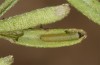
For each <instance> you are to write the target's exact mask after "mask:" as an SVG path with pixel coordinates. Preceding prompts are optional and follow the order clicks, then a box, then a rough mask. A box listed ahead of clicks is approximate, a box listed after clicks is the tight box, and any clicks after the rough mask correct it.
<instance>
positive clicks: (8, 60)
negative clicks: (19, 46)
mask: <svg viewBox="0 0 100 65" xmlns="http://www.w3.org/2000/svg"><path fill="white" fill-rule="evenodd" d="M13 61H14V59H13V56H12V55H9V56H6V57H4V58H0V65H11V64H12V63H13Z"/></svg>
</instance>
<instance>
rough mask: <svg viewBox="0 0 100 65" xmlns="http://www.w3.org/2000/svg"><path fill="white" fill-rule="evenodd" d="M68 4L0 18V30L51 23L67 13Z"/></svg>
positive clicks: (12, 29) (19, 28)
mask: <svg viewBox="0 0 100 65" xmlns="http://www.w3.org/2000/svg"><path fill="white" fill-rule="evenodd" d="M69 10H70V8H69V6H68V4H63V5H59V6H53V7H45V8H41V9H37V10H34V11H31V12H28V13H24V14H21V15H16V16H13V17H10V18H7V19H4V20H0V32H7V31H14V30H21V29H27V28H30V27H34V26H37V25H40V24H47V23H53V22H56V21H59V20H61V19H63V18H64V17H65V16H67V14H68V13H69Z"/></svg>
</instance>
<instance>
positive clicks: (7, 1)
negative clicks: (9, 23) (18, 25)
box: [0, 0, 18, 17]
mask: <svg viewBox="0 0 100 65" xmlns="http://www.w3.org/2000/svg"><path fill="white" fill-rule="evenodd" d="M17 2H18V0H4V2H3V3H2V4H1V5H0V17H1V16H2V15H3V14H5V13H6V12H7V11H8V10H9V9H10V8H11V7H12V6H14V5H15V4H16V3H17Z"/></svg>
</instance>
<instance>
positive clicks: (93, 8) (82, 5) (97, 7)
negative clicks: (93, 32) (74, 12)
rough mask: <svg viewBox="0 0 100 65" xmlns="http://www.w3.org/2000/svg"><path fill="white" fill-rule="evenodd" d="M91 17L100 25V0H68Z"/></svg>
mask: <svg viewBox="0 0 100 65" xmlns="http://www.w3.org/2000/svg"><path fill="white" fill-rule="evenodd" d="M67 1H68V2H69V3H71V4H72V5H73V6H74V7H75V8H76V9H78V10H79V11H80V12H82V13H83V14H84V15H86V16H87V17H88V18H89V19H91V20H92V21H94V22H95V23H97V24H99V25H100V3H99V0H67Z"/></svg>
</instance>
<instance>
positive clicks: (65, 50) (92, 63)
mask: <svg viewBox="0 0 100 65" xmlns="http://www.w3.org/2000/svg"><path fill="white" fill-rule="evenodd" d="M3 1H4V0H0V4H1V3H2V2H3ZM62 3H66V0H20V1H19V2H18V3H17V4H16V5H15V6H14V7H13V8H11V9H10V10H9V11H8V12H7V13H6V14H5V15H4V16H2V17H1V18H0V19H2V18H7V17H10V16H14V15H17V14H22V13H24V12H28V11H31V10H34V9H38V8H43V7H46V6H53V5H59V4H62ZM70 7H71V12H70V14H69V16H68V17H65V18H64V19H63V20H61V21H58V22H56V23H53V24H48V25H44V26H43V28H78V29H84V30H85V31H86V32H87V35H88V37H87V39H85V40H84V41H82V43H80V44H77V45H73V46H69V47H61V48H30V47H24V46H19V45H16V44H11V43H10V42H9V41H7V40H3V39H0V57H3V56H7V55H14V58H15V62H14V64H13V65H100V63H99V62H100V26H99V25H97V24H95V23H93V22H92V21H91V20H89V19H88V18H87V17H85V16H84V15H82V14H81V13H80V12H79V11H77V10H76V9H75V8H73V7H72V6H71V5H70Z"/></svg>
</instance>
